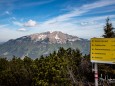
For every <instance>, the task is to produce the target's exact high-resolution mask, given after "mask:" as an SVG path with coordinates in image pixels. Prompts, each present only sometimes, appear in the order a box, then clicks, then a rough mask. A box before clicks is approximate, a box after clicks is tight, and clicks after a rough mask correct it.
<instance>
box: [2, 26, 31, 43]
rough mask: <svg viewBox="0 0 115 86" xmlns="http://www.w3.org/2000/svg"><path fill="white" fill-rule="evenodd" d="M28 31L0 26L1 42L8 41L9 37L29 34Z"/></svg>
mask: <svg viewBox="0 0 115 86" xmlns="http://www.w3.org/2000/svg"><path fill="white" fill-rule="evenodd" d="M29 34H30V33H27V32H24V33H23V32H20V31H17V30H12V29H11V28H0V42H5V41H8V40H9V39H16V38H19V37H21V36H25V35H29Z"/></svg>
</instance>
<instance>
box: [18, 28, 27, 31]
mask: <svg viewBox="0 0 115 86" xmlns="http://www.w3.org/2000/svg"><path fill="white" fill-rule="evenodd" d="M18 31H27V30H26V29H25V28H20V29H18Z"/></svg>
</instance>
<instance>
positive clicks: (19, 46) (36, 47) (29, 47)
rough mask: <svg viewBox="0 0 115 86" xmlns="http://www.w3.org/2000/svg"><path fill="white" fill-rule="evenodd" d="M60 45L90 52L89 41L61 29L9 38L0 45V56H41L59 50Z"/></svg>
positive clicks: (86, 52)
mask: <svg viewBox="0 0 115 86" xmlns="http://www.w3.org/2000/svg"><path fill="white" fill-rule="evenodd" d="M60 47H64V48H73V49H79V50H80V51H81V52H82V53H83V54H88V53H89V41H88V40H86V39H82V38H78V37H77V36H72V35H68V34H65V33H62V32H60V31H54V32H44V33H36V34H32V35H28V36H23V37H20V38H17V39H14V40H13V39H12V40H9V41H7V42H5V43H3V44H1V45H0V56H4V57H8V58H9V59H10V58H12V56H13V55H14V56H17V57H21V58H23V57H24V56H29V57H31V58H34V59H35V58H39V57H40V56H41V55H48V54H50V53H52V52H53V51H58V49H59V48H60Z"/></svg>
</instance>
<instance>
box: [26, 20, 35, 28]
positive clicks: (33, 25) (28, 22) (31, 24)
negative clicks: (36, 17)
mask: <svg viewBox="0 0 115 86" xmlns="http://www.w3.org/2000/svg"><path fill="white" fill-rule="evenodd" d="M36 25H37V22H36V21H33V20H29V21H27V22H26V23H25V24H24V26H25V27H35V26H36Z"/></svg>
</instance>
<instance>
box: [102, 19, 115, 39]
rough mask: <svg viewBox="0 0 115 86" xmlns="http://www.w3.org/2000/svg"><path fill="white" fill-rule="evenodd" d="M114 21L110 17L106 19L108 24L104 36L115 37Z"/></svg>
mask: <svg viewBox="0 0 115 86" xmlns="http://www.w3.org/2000/svg"><path fill="white" fill-rule="evenodd" d="M114 29H115V28H113V26H112V23H110V19H109V17H108V18H107V19H106V25H105V26H104V35H103V37H104V38H114V37H115V32H114Z"/></svg>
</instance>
